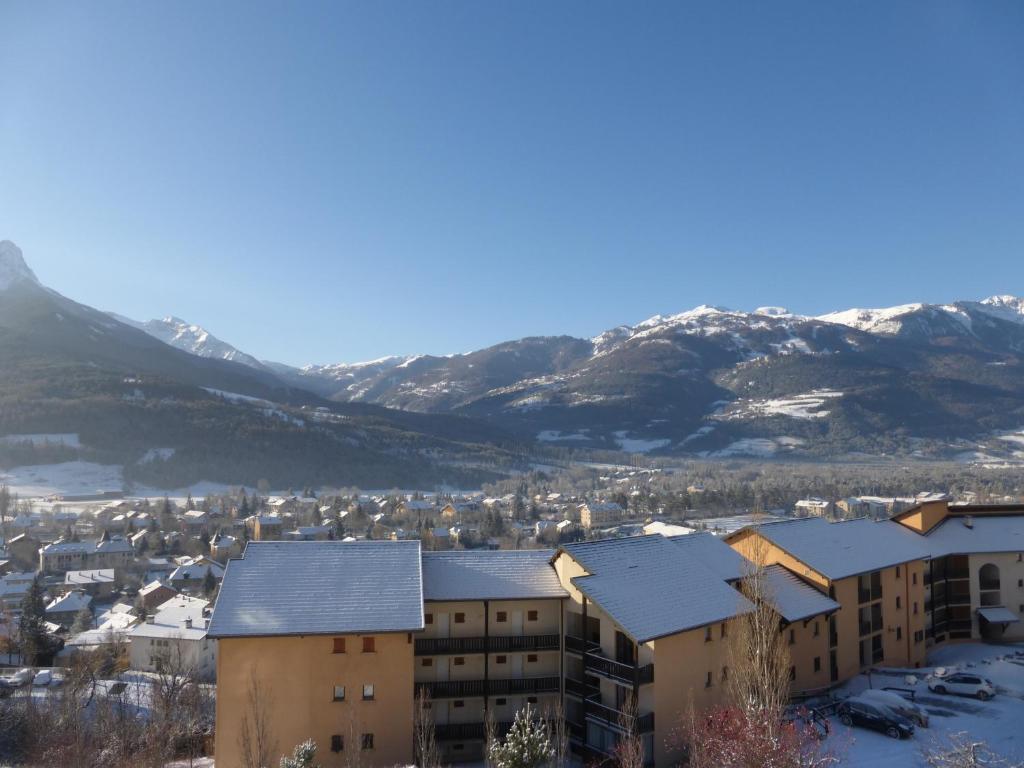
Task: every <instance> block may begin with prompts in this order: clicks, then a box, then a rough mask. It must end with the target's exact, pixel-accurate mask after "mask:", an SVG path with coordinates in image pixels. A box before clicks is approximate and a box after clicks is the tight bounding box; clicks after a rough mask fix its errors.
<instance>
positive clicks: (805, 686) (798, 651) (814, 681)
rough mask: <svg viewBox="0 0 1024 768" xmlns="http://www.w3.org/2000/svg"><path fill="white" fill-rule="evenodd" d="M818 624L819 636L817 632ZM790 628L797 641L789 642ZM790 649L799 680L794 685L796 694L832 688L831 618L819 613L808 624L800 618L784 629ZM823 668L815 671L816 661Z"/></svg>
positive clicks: (790, 655)
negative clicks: (830, 668) (829, 630)
mask: <svg viewBox="0 0 1024 768" xmlns="http://www.w3.org/2000/svg"><path fill="white" fill-rule="evenodd" d="M815 627H817V635H815ZM790 631H792V633H793V634H792V637H793V639H794V642H793V643H792V644H790V643H789V638H790ZM782 635H783V638H784V641H785V642H786V644H787V646H788V648H789V658H790V664H791V665H792V666H793V667H795V668H796V679H794V680H793V682H792V684H791V685H790V690H791V691H792V693H793V694H794V695H795V694H801V693H807V692H810V691H816V690H820V689H822V688H826V687H828V684H829V681H828V677H829V658H828V617H827V616H815V617H814V618H812V619H810V620H808V621H807V622H806V623H805V622H803V621H797V622H794V623H792V624H789V625H787V626H785V627H783V629H782ZM815 659H817V660H818V665H819V669H818V670H817V671H815V669H814V660H815Z"/></svg>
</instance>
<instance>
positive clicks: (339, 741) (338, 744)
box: [331, 733, 345, 752]
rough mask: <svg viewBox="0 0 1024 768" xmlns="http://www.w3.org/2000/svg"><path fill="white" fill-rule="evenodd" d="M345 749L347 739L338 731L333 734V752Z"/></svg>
mask: <svg viewBox="0 0 1024 768" xmlns="http://www.w3.org/2000/svg"><path fill="white" fill-rule="evenodd" d="M344 749H345V739H343V738H342V737H341V734H339V733H336V734H334V735H333V736H331V752H341V751H343V750H344Z"/></svg>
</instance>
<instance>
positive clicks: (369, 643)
mask: <svg viewBox="0 0 1024 768" xmlns="http://www.w3.org/2000/svg"><path fill="white" fill-rule="evenodd" d="M374 647H375V646H374V642H373V638H372V637H364V638H363V653H373V652H374Z"/></svg>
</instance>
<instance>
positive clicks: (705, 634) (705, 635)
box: [704, 626, 711, 674]
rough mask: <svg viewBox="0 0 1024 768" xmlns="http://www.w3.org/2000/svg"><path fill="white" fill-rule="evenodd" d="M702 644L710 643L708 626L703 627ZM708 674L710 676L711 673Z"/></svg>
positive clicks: (709, 628)
mask: <svg viewBox="0 0 1024 768" xmlns="http://www.w3.org/2000/svg"><path fill="white" fill-rule="evenodd" d="M704 642H705V643H710V642H711V627H710V626H707V627H704ZM708 674H711V673H710V672H709V673H708Z"/></svg>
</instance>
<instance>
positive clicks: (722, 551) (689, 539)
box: [668, 533, 751, 581]
mask: <svg viewBox="0 0 1024 768" xmlns="http://www.w3.org/2000/svg"><path fill="white" fill-rule="evenodd" d="M668 540H669V541H671V542H672V543H673V544H675V545H676V546H677V547H682V548H683V551H684V552H686V553H687V554H688V555H689V556H690V557H694V558H696V559H697V560H699V561H700V562H702V563H703V564H704V565H705V566H707V567H708V568H709V569H711V570H712V571H714V572H715V573H717V574H718V575H719V576H720V577H721V578H723V579H725V580H726V581H734V580H735V579H740V578H743V577H744V576H746V575H747V574H748V573H749V569H750V567H751V564H750V563H749V562H748V561H747V559H746V558H745V557H743V555H741V554H740V553H739V552H737V551H736V550H735V549H733V548H732V547H730V546H729V545H728V544H726V543H725V542H724V541H722V540H721V539H720V538H719V537H718V536H715V535H714V534H713V533H690V534H685V535H680V536H669V537H668Z"/></svg>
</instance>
